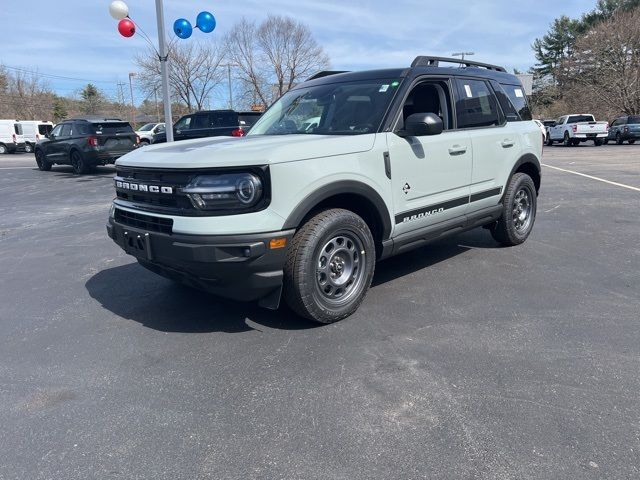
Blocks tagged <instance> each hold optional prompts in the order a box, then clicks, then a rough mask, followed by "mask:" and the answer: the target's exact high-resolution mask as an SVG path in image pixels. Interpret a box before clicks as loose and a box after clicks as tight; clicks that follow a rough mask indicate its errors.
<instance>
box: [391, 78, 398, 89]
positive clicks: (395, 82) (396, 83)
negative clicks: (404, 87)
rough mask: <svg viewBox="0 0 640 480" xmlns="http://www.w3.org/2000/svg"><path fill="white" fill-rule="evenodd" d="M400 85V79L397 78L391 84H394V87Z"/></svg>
mask: <svg viewBox="0 0 640 480" xmlns="http://www.w3.org/2000/svg"><path fill="white" fill-rule="evenodd" d="M398 85H400V82H399V81H397V80H396V81H394V82H393V83H392V84H391V86H392V87H393V88H396V87H397V86H398Z"/></svg>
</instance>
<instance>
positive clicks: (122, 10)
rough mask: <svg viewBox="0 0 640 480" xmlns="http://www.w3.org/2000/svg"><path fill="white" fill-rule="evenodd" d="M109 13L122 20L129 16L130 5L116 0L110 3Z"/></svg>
mask: <svg viewBox="0 0 640 480" xmlns="http://www.w3.org/2000/svg"><path fill="white" fill-rule="evenodd" d="M109 13H110V14H111V16H112V17H113V18H115V19H116V20H122V19H123V18H127V17H128V16H129V7H127V4H126V3H124V2H123V1H121V0H115V1H114V2H111V5H109Z"/></svg>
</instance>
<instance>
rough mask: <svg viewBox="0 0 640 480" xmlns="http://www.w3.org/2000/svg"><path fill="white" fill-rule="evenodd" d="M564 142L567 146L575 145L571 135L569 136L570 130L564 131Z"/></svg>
mask: <svg viewBox="0 0 640 480" xmlns="http://www.w3.org/2000/svg"><path fill="white" fill-rule="evenodd" d="M562 144H563V145H564V146H565V147H572V146H573V142H572V141H571V137H569V132H564V138H563V140H562Z"/></svg>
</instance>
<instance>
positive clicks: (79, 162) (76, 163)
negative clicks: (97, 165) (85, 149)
mask: <svg viewBox="0 0 640 480" xmlns="http://www.w3.org/2000/svg"><path fill="white" fill-rule="evenodd" d="M70 157H71V166H72V167H73V173H75V174H76V175H80V174H82V173H86V172H87V170H88V168H87V164H86V162H85V160H84V158H82V154H81V153H80V152H79V151H77V150H73V151H72V152H71V155H70Z"/></svg>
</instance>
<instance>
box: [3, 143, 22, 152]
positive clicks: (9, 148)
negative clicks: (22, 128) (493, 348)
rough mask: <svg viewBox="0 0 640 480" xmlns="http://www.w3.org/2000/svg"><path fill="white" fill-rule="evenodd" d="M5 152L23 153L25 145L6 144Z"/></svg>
mask: <svg viewBox="0 0 640 480" xmlns="http://www.w3.org/2000/svg"><path fill="white" fill-rule="evenodd" d="M5 145H6V147H7V151H8V152H9V153H17V152H24V151H25V145H26V144H25V143H24V142H22V143H6V144H5Z"/></svg>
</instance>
